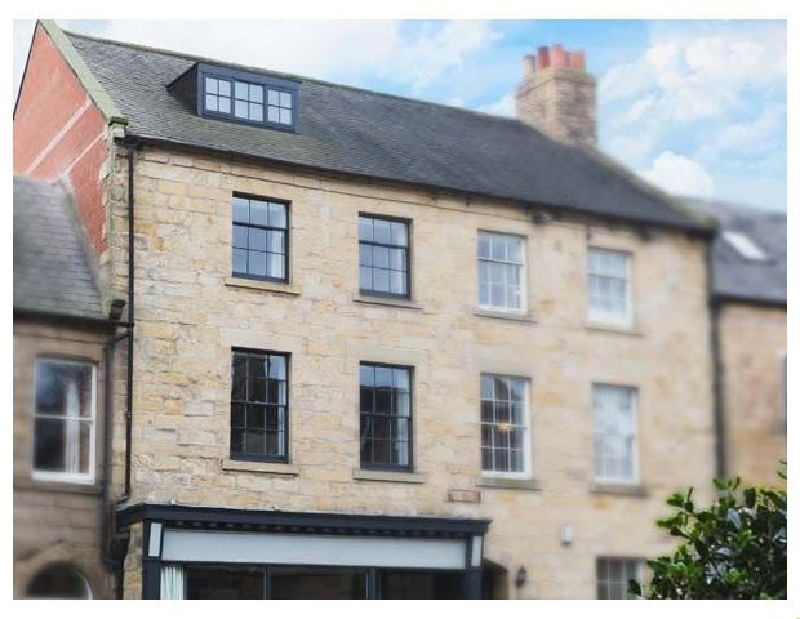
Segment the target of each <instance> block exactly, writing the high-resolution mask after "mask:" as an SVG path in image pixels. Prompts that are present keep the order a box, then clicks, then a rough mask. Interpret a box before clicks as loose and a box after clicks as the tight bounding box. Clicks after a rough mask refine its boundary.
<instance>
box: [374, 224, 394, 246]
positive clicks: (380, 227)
mask: <svg viewBox="0 0 800 619" xmlns="http://www.w3.org/2000/svg"><path fill="white" fill-rule="evenodd" d="M373 234H374V236H375V242H376V243H386V244H388V243H391V241H392V236H391V222H388V221H386V220H385V219H374V220H373Z"/></svg>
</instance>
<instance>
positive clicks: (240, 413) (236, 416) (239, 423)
mask: <svg viewBox="0 0 800 619" xmlns="http://www.w3.org/2000/svg"><path fill="white" fill-rule="evenodd" d="M244 425H245V405H244V404H231V428H244Z"/></svg>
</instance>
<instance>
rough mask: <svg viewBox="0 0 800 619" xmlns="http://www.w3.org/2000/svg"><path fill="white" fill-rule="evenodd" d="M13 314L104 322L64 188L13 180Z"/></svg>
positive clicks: (71, 206)
mask: <svg viewBox="0 0 800 619" xmlns="http://www.w3.org/2000/svg"><path fill="white" fill-rule="evenodd" d="M14 309H15V310H31V311H36V312H50V313H57V314H61V315H66V316H73V317H81V318H103V317H104V316H103V313H102V307H101V302H100V295H99V293H98V289H97V284H96V282H95V279H94V276H93V274H92V270H91V268H90V266H89V261H88V259H87V256H86V254H85V253H84V246H83V239H82V237H81V232H80V230H79V228H78V222H77V221H76V215H75V212H74V207H73V202H72V195H71V193H70V192H69V190H68V189H67V187H66V186H65V185H63V184H62V183H45V182H42V181H37V180H33V179H28V178H23V177H19V176H15V177H14Z"/></svg>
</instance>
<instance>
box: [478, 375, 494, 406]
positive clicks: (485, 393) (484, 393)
mask: <svg viewBox="0 0 800 619" xmlns="http://www.w3.org/2000/svg"><path fill="white" fill-rule="evenodd" d="M481 398H483V399H487V400H491V399H492V398H494V378H493V377H492V376H486V375H482V376H481Z"/></svg>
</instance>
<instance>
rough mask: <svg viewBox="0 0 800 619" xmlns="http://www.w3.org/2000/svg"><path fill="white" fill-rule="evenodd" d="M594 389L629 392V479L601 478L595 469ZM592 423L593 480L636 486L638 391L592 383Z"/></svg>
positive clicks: (595, 410)
mask: <svg viewBox="0 0 800 619" xmlns="http://www.w3.org/2000/svg"><path fill="white" fill-rule="evenodd" d="M596 389H615V390H624V391H629V392H630V394H631V409H632V411H631V424H632V430H633V445H632V446H631V459H632V462H631V477H630V478H628V477H614V476H602V475H600V473H599V471H598V467H597V458H598V454H597V440H598V436H597V429H598V428H597V409H596V408H595V405H594V400H595V390H596ZM591 398H592V421H593V430H592V439H593V444H592V447H593V449H592V455H593V462H592V471H593V473H594V480H595V481H596V482H598V483H610V484H630V485H636V484H638V483H639V419H638V417H639V390H638V389H636V388H635V387H630V386H627V385H615V384H609V383H592V393H591Z"/></svg>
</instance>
